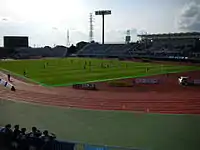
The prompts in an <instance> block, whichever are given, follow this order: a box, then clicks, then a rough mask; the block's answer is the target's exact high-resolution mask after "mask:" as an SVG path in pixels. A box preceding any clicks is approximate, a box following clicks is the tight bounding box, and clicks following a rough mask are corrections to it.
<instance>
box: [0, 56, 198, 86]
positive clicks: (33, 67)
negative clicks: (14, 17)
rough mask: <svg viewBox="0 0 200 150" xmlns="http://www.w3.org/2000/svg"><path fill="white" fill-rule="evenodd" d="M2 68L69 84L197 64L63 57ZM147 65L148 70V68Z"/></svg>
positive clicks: (53, 83) (184, 68) (47, 82)
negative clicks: (164, 63)
mask: <svg viewBox="0 0 200 150" xmlns="http://www.w3.org/2000/svg"><path fill="white" fill-rule="evenodd" d="M0 68H2V69H6V70H9V71H10V72H13V73H16V74H18V75H22V76H23V74H24V70H25V71H26V72H27V78H29V79H32V80H33V81H36V82H38V83H40V84H42V85H46V86H67V85H71V84H74V83H82V82H91V81H103V80H112V79H116V78H132V77H141V76H149V75H157V74H165V73H175V72H184V71H191V70H197V69H199V68H197V67H196V66H180V65H161V64H156V63H141V62H128V61H118V60H101V59H89V58H63V59H42V60H17V61H1V62H0ZM147 68H149V71H148V72H147Z"/></svg>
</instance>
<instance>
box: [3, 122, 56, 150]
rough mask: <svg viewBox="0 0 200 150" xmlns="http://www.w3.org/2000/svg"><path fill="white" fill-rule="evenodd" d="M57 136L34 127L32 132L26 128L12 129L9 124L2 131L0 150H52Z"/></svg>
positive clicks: (16, 126)
mask: <svg viewBox="0 0 200 150" xmlns="http://www.w3.org/2000/svg"><path fill="white" fill-rule="evenodd" d="M55 139H56V136H55V134H53V133H49V132H48V131H47V130H45V131H43V132H41V131H40V130H38V129H37V128H36V127H32V131H31V132H27V129H26V128H21V129H20V126H19V125H15V126H14V128H13V129H12V127H11V125H10V124H8V125H6V126H5V127H4V128H1V129H0V149H2V150H41V149H42V150H46V149H51V147H52V145H51V144H52V143H53V141H54V140H55Z"/></svg>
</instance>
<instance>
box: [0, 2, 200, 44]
mask: <svg viewBox="0 0 200 150" xmlns="http://www.w3.org/2000/svg"><path fill="white" fill-rule="evenodd" d="M198 1H199V2H198ZM100 9H110V10H112V15H110V16H106V18H105V21H106V23H105V26H106V31H105V32H106V34H105V41H106V42H107V43H118V42H120V43H122V42H123V41H124V37H125V35H126V30H128V29H129V30H131V35H132V37H133V40H136V34H137V33H141V32H143V31H146V32H148V33H169V32H187V31H200V0H0V46H2V45H3V36H5V35H26V36H29V37H30V40H29V41H30V45H31V46H33V45H34V44H35V45H36V46H45V45H49V46H53V45H54V44H56V45H66V43H67V30H69V33H70V43H73V44H75V43H76V42H79V41H82V40H83V41H88V40H89V13H91V12H93V13H94V11H95V10H100ZM94 39H95V41H98V42H101V17H100V16H94Z"/></svg>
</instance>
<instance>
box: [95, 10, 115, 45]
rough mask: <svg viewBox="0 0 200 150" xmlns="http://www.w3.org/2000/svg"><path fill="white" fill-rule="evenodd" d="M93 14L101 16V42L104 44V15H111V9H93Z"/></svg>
mask: <svg viewBox="0 0 200 150" xmlns="http://www.w3.org/2000/svg"><path fill="white" fill-rule="evenodd" d="M95 15H99V16H102V44H104V24H105V15H111V10H99V11H95Z"/></svg>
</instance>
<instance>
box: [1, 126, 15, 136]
mask: <svg viewBox="0 0 200 150" xmlns="http://www.w3.org/2000/svg"><path fill="white" fill-rule="evenodd" d="M0 132H2V133H6V134H12V130H11V124H7V125H6V126H5V127H4V128H2V129H1V130H0Z"/></svg>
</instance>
